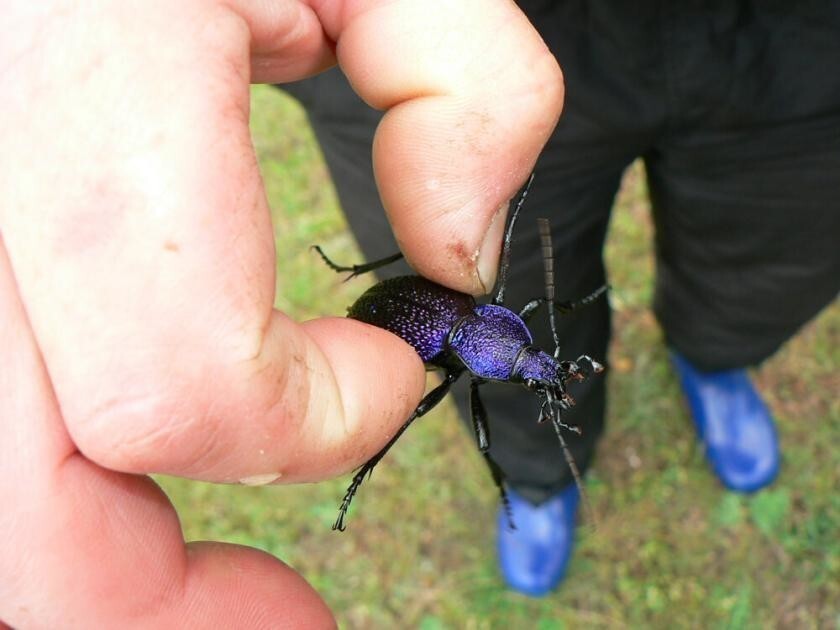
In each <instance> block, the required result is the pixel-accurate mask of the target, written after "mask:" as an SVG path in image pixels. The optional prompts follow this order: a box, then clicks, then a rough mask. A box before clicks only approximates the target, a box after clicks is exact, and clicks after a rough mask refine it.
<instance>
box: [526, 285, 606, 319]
mask: <svg viewBox="0 0 840 630" xmlns="http://www.w3.org/2000/svg"><path fill="white" fill-rule="evenodd" d="M607 289H609V286H608V285H606V284H605V285H602V286H600V287H598V288H597V289H595V290H594V291H593V292H592V293H590V294H589V295H587V296H586V297H582V298H581V299H579V300H566V301H562V302H561V301H559V300H555V301H554V310H555V311H557V312H558V313H560V314H561V315H568V314H569V313H571V312H572V311H575V310H577V309H579V308H581V307H583V306H589V305H590V304H592V302H594V301H595V300H597V299H598V298H599V297H601V296H602V295H603V294H604V293H606V291H607ZM545 303H546V299H545V298H544V297H541V298H534V299H533V300H531V301H530V302H528V303H527V304H526V305H525V306H523V307H522V309H521V310H520V311H519V318H520V319H521V320H522V321H524V322H525V323H526V324H527V323H528V320H529V319H531V316H532V315H533V314H534V313H536V312H537V309H539V307H540V306H542V305H543V304H545Z"/></svg>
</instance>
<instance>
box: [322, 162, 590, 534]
mask: <svg viewBox="0 0 840 630" xmlns="http://www.w3.org/2000/svg"><path fill="white" fill-rule="evenodd" d="M532 181H533V175H532V176H531V178H530V179H529V180H528V183H527V184H526V186H525V188H524V190H523V191H522V194H521V195H520V197H519V201H518V202H517V205H516V208H515V209H514V211H513V213H512V214H511V216H510V219H509V220H508V224H507V227H506V228H505V236H504V241H503V247H502V254H501V257H500V260H499V274H498V277H499V281H498V283H497V286H498V288H497V290H496V294H495V296H494V297H493V299H492V300H491V302H490V304H477V303H476V301H475V300H474V299H473V297H472V296H470V295H467V294H466V293H460V292H458V291H454V290H452V289H448V288H446V287H444V286H441V285H439V284H437V283H435V282H432V281H431V280H427V279H426V278H423V277H421V276H401V277H398V278H392V279H390V280H384V281H383V282H380V283H379V284H376V285H374V286H373V287H371V288H370V289H368V290H367V291H366V292H365V293H364V294H363V295H362V296H361V297H360V298H359V299H358V300H356V302H355V303H354V304H353V305H352V306H350V308H348V317H351V318H353V319H357V320H359V321H363V322H366V323H368V324H372V325H374V326H378V327H379V328H384V329H385V330H388V331H390V332H392V333H394V334H395V335H397V336H399V337H400V338H402V339H403V340H405V341H406V342H407V343H409V344H411V346H412V347H413V348H414V349H415V350H416V351H417V354H418V355H420V358H421V359H422V360H423V362H424V363H425V364H426V366H427V367H429V368H431V369H440V370H443V372H444V377H443V382H442V383H441V384H440V385H438V386H437V387H435V388H434V389H433V390H432V391H431V392H429V393H428V394H426V396H425V397H424V398H423V400H421V401H420V404H419V405H418V406H417V408H416V409H415V410H414V412H413V413H412V414H411V416H410V417H409V418H408V419H407V420H406V421H405V423H403V425H402V426H401V427H400V429H399V430H398V431H397V432H396V434H395V435H394V436H393V437H392V438H391V439H390V440H389V442H388V443H387V444H386V445H385V446H384V447H383V448H382V450H380V451H379V452H378V453H377V454H376V455H374V456H373V457H372V458H371V459H370V460H369V461H367V462H366V463H365V464H364V465H362V466H361V468H359V469H358V470H357V471H356V474H355V475H354V477H353V480H352V482H351V484H350V486H349V488H348V489H347V492H346V494H345V495H344V500H343V501H342V503H341V507H340V508H339V514H338V518H337V519H336V521H335V524H334V525H333V529H337V530H341V531H343V530H344V528H345V519H346V516H347V510H348V508H349V507H350V502H351V501H352V500H353V496H354V495H355V494H356V491H357V490H358V488H359V486H360V485H361V483H362V481H364V479H365V477H366V476H367V475H369V474H370V473H371V472H372V471H373V468H374V467H375V466H376V464H378V463H379V461H380V460H381V459H382V458H383V457H384V456H385V453H387V452H388V450H389V449H390V448H391V446H393V445H394V443H395V442H396V441H397V440H398V439H399V438H400V436H402V434H403V432H404V431H405V430H406V429H407V428H408V427H409V426H410V425H411V423H412V422H414V420H416V419H417V418H419V417H420V416H422V415H424V414H426V413H428V412H429V411H430V410H431V409H433V408H434V407H435V406H436V405H437V404H438V403H439V402H440V401H441V400H442V399H443V398H444V396H445V395H446V394H447V392H448V391H449V389H450V388H451V387H452V385H453V383H455V381H457V380H458V379H459V378H460V377H461V376H462V375H463V374H464V373H469V377H470V410H471V415H472V421H473V428H474V430H475V434H476V439H477V441H478V448H479V451H480V452H481V454H482V455H483V456H484V459H485V461H486V462H487V465H488V467H489V469H490V473H491V475H492V476H493V481H494V483H495V484H496V487H497V488H498V489H499V493H500V495H501V498H502V502H503V505H504V506H505V508H506V509H507V511H508V516H510V509H509V506H508V499H507V494H506V492H505V488H504V479H505V477H504V473H503V472H502V470H501V468H499V466H498V464H496V462H495V461H493V459H492V458H491V457H490V454H489V452H488V450H489V448H490V438H489V433H488V428H487V412H486V410H485V408H484V404H483V403H482V402H481V398H480V397H479V387H480V386H481V385H484V384H485V383H487V382H490V381H495V382H504V383H520V384H522V385H524V386H525V387H526V388H527V389H528V390H529V391H531V392H533V393H534V394H536V395H537V396H538V397H539V398H540V399H541V400H542V407H541V412H540V418H539V421H540V422H543V421H546V420H550V421H551V422H552V424H553V425H554V429H555V432H556V433H557V436H558V438H559V440H560V444H561V446H562V448H563V451H564V453H565V456H566V460H567V461H568V463H569V466H570V468H571V471H572V474H573V476H574V478H575V482H576V483H577V484H578V487H579V488H580V489H581V490H582V488H581V480H580V473H579V471H578V469H577V466H576V465H575V463H574V460H573V459H572V458H571V455H570V454H569V451H568V449H567V447H566V442H565V440H564V438H563V435H562V433H561V429H563V428H565V429H568V430H571V431H574V432H577V433H579V432H580V431H579V429H577V427H570V426H568V425H566V424H564V423H563V422H561V420H560V413H561V412H562V411H563V410H564V409H568V408H569V407H570V406H572V405H573V404H574V400H573V399H572V398H571V396H569V394H568V393H567V391H566V383H567V382H569V381H573V380H576V381H580V380H583V379H585V378H586V377H588V376H590V375H591V374H596V373H599V372H601V371H603V369H604V368H603V366H602V365H601V364H600V363H598V362H596V361H594V360H593V359H591V358H590V357H588V356H586V355H583V356H581V357H578V359H577V360H576V361H559V360H558V355H559V345H560V344H559V340H558V337H557V332H556V327H555V323H554V311H555V310H556V311H558V312H561V313H568V312H570V311H572V310H574V309H576V308H578V307H581V306H585V305H586V304H589V303H591V302H593V301H594V300H595V299H597V298H598V297H600V296H601V295H602V294H604V293H605V292H606V290H607V287H606V286H602V287H600V288H598V289H597V290H596V291H594V292H592V293H591V294H590V295H588V296H586V297H584V298H583V299H581V300H577V301H574V302H558V301H556V300H555V299H554V280H553V269H552V266H553V254H552V251H551V240H550V232H549V228H548V222H547V221H546V220H545V219H540V233H541V236H542V243H543V259H544V261H545V269H546V296H545V297H541V298H536V299H533V300H531V301H530V302H528V303H527V304H526V305H525V306H524V307H523V308H522V309H521V310H520V311H518V312H514V311H512V310H510V309H508V308H507V307H505V306H504V305H503V304H504V294H505V285H506V280H507V273H508V267H509V264H510V246H511V241H512V237H513V228H514V225H515V224H516V220H517V218H518V216H519V211H520V210H521V209H522V205H523V203H524V201H525V197H526V196H527V194H528V189H529V187H530V185H531V182H532ZM314 249H315V250H316V251H317V252H318V254H320V256H321V258H323V260H324V262H326V264H327V265H328V266H329V267H330V268H331V269H333V270H335V271H339V272H344V271H349V272H350V275H349V276H348V278H347V279H348V280H349V279H350V278H353V277H355V276H357V275H359V274H362V273H366V272H368V271H373V270H374V269H378V268H380V267H384V266H385V265H388V264H390V263H392V262H395V261H397V260H399V259H400V258H402V254H394V255H392V256H389V257H388V258H383V259H382V260H377V261H374V262H370V263H367V264H364V265H353V266H349V267H345V266H340V265H337V264H335V263H334V262H332V261H331V260H330V259H329V258H327V256H326V255H325V254H324V252H323V251H321V248H320V247H318V246H317V245H316V246H315V247H314ZM546 302H551V303H553V304H554V309H550V310H549V313H550V315H549V317H550V322H551V330H552V333H553V335H554V342H555V351H554V355H553V356H552V355H550V354H548V353H546V352H544V351H543V350H540V349H539V348H537V347H535V346H534V345H533V337H532V335H531V332H530V331H529V330H528V327H527V325H526V322H527V321H528V320H529V319H530V317H531V316H532V315H533V314H534V312H535V311H536V310H537V309H538V308H539V307H540V306H541V305H543V304H545V303H546ZM511 526H512V527H513V523H512V522H511Z"/></svg>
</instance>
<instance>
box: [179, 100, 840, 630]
mask: <svg viewBox="0 0 840 630" xmlns="http://www.w3.org/2000/svg"><path fill="white" fill-rule="evenodd" d="M253 96H254V102H253V124H252V129H253V133H254V141H255V144H256V147H257V151H258V154H259V156H260V160H261V165H262V169H263V173H264V177H265V181H266V187H267V189H268V194H269V198H270V201H271V205H272V207H273V208H274V215H273V216H274V225H275V230H276V235H277V240H278V255H277V269H278V298H277V306H278V307H279V308H282V309H284V310H285V311H287V312H288V313H290V314H291V315H293V316H294V317H297V318H300V319H306V318H311V317H315V316H318V315H325V314H333V315H335V314H339V315H340V314H343V313H344V312H345V308H346V306H347V305H348V304H350V303H351V302H352V301H353V299H354V298H355V297H356V296H358V295H359V294H360V292H361V291H362V290H363V288H364V287H365V286H367V284H366V282H368V281H367V280H364V279H359V280H355V281H353V282H351V283H346V284H341V283H340V279H339V278H338V277H337V276H336V275H335V274H334V273H332V272H331V271H329V270H328V269H327V268H326V267H324V265H322V264H320V263H319V261H318V260H317V259H316V258H315V257H314V256H313V254H312V253H311V252H310V251H309V249H308V247H309V246H310V245H311V244H313V243H316V242H317V243H322V244H326V245H328V246H329V251H330V253H331V254H334V255H335V257H336V258H337V259H340V260H359V259H360V256H359V254H358V251H357V250H356V249H355V245H354V243H353V241H352V238H351V237H350V236H349V235H348V233H347V232H346V230H345V224H344V221H343V218H342V217H341V214H340V211H339V208H338V205H337V201H336V196H335V194H334V191H333V190H332V187H331V184H330V182H329V177H328V174H327V172H326V169H325V167H324V165H323V163H322V160H321V157H320V154H319V152H318V149H317V147H316V146H315V144H314V140H313V137H312V135H311V132H310V131H309V129H308V127H307V126H306V124H305V118H304V117H303V114H302V113H301V111H300V109H299V108H298V107H297V106H296V105H295V104H294V102H292V101H291V100H290V99H287V98H285V97H282V96H281V95H280V94H279V93H276V92H275V91H273V90H271V89H269V88H266V87H258V88H255V89H254V92H253ZM651 240H652V232H651V227H650V221H649V217H648V206H647V197H646V192H645V190H644V181H643V177H642V173H641V168H640V167H638V166H636V167H634V168H632V169H631V170H630V171H629V172H628V174H627V177H626V180H625V183H624V186H623V188H622V192H621V195H620V199H619V201H618V207H617V209H616V212H615V214H614V218H613V223H612V226H611V231H610V240H609V245H608V249H607V260H608V265H609V268H610V282H611V284H612V285H613V287H614V289H615V290H614V292H613V305H614V307H615V311H616V312H615V338H614V341H613V345H612V348H611V362H612V366H613V369H612V371H611V375H610V381H609V387H610V409H609V418H608V429H607V433H606V436H605V438H604V440H603V441H602V443H601V446H600V450H599V458H598V460H597V462H596V464H595V467H594V469H593V470H592V471H591V473H590V475H589V476H588V479H587V488H588V492H589V494H590V498H591V500H592V502H593V504H594V508H595V512H596V513H597V515H598V527H597V529H595V530H593V529H592V528H591V527H583V528H582V529H581V535H580V538H579V545H578V548H577V551H576V554H575V557H574V560H573V563H572V566H571V569H570V573H569V576H568V578H567V580H566V582H565V583H564V584H563V586H562V588H561V589H560V590H559V591H558V592H557V593H556V594H554V595H553V596H551V597H547V598H545V599H542V600H532V599H528V598H525V597H522V596H519V595H516V594H514V593H512V592H510V591H507V590H505V589H504V587H503V585H502V583H501V581H500V579H499V577H498V575H497V573H496V568H495V557H494V535H495V533H494V515H495V510H496V492H495V489H494V488H493V486H492V484H491V483H490V481H489V480H488V479H487V475H486V470H485V469H484V465H483V463H482V462H481V461H480V460H479V457H478V454H477V452H476V450H475V448H474V446H473V443H472V440H471V439H470V438H469V437H468V436H467V435H466V433H465V432H464V431H463V430H462V427H461V426H460V424H459V422H458V421H457V419H456V416H455V412H454V408H453V406H452V405H451V403H449V402H447V403H446V404H444V405H442V406H441V408H439V409H438V410H436V411H435V412H433V413H431V414H429V416H427V417H426V418H424V419H423V421H422V422H419V423H418V424H417V425H416V426H415V427H412V429H411V431H409V432H408V433H407V434H406V436H405V437H404V438H403V439H402V440H401V441H400V443H399V445H398V446H397V447H396V448H395V449H394V450H393V451H392V453H391V454H389V456H388V458H387V459H386V460H385V462H383V464H382V465H381V466H380V467H378V468H377V470H376V475H375V476H374V479H373V481H372V482H371V483H370V484H369V485H366V487H365V488H364V490H363V492H361V493H360V494H359V496H358V497H357V499H356V501H355V502H354V506H353V510H352V512H351V520H350V527H349V528H348V530H347V531H346V532H345V533H343V534H338V533H335V532H332V531H331V530H330V525H331V523H332V521H333V520H334V518H335V514H336V508H337V505H338V502H339V500H340V498H341V496H342V494H343V492H344V489H345V487H346V485H347V479H346V478H344V479H339V480H335V481H330V482H326V483H322V484H315V485H302V486H289V487H286V486H272V487H263V488H248V487H236V486H213V485H209V484H201V483H194V482H186V481H182V480H174V479H163V480H162V483H163V485H164V488H165V489H166V491H167V492H168V494H169V495H170V497H171V498H172V500H173V501H174V502H175V504H176V506H177V507H178V510H179V513H180V515H181V518H182V521H183V525H184V529H185V532H186V535H187V537H188V539H207V538H211V539H218V540H225V541H230V542H238V543H245V544H248V545H253V546H255V547H259V548H260V549H264V550H266V551H268V552H270V553H273V554H276V555H278V556H280V557H281V558H283V559H284V560H285V561H286V562H288V563H289V564H290V565H291V566H293V567H295V568H296V569H298V570H299V571H301V572H302V573H303V574H304V575H305V576H306V577H307V578H308V579H309V580H310V582H311V583H312V584H313V585H314V586H315V587H316V588H317V589H318V590H319V591H320V592H321V593H322V594H323V596H324V597H325V598H326V600H327V602H328V603H329V604H330V606H331V607H332V608H333V610H334V611H335V613H336V615H337V617H338V619H339V623H340V624H341V626H342V627H345V628H420V629H422V630H437V629H439V628H471V629H481V628H536V629H538V630H548V629H555V628H578V627H582V626H584V627H605V628H612V627H653V628H683V627H685V628H696V627H704V628H705V627H712V628H763V627H790V628H793V627H795V628H840V492H838V489H840V456H838V454H837V438H838V436H840V403H838V398H837V395H836V394H837V392H839V391H840V377H838V365H840V309H838V307H837V306H836V305H835V306H833V307H831V308H829V309H828V310H827V311H825V312H824V313H823V314H822V315H820V316H819V317H818V319H817V320H816V321H815V322H813V323H811V324H809V325H808V326H807V327H806V328H805V329H804V330H803V331H802V332H801V333H800V334H799V335H798V336H797V337H796V338H795V339H794V340H793V341H791V342H790V343H789V344H788V345H787V346H785V347H784V348H783V349H782V351H781V352H779V353H778V354H777V356H775V357H774V358H773V359H772V360H770V361H769V362H768V363H767V364H766V365H765V366H764V367H763V368H762V369H761V370H760V372H759V373H758V374H757V375H756V378H757V381H758V383H759V384H760V387H761V389H762V391H763V392H765V394H766V397H767V399H768V402H769V404H770V405H771V407H772V408H773V410H774V412H775V414H776V416H777V418H778V421H779V429H780V432H781V439H782V442H783V446H784V454H785V461H784V468H783V471H782V474H781V476H780V478H779V480H778V482H777V483H776V484H775V485H774V486H773V487H772V488H771V489H769V490H767V491H765V492H762V493H759V494H757V495H755V496H753V497H741V496H738V495H735V494H732V493H728V492H725V491H724V490H722V489H721V488H720V486H719V485H718V484H717V483H716V481H715V480H714V478H713V477H712V475H711V474H710V473H709V472H708V471H707V469H706V467H705V464H704V461H703V457H702V454H701V453H700V452H699V450H698V448H697V447H696V445H695V443H694V440H693V438H692V434H691V431H690V430H689V426H690V425H689V419H688V417H687V414H686V410H685V407H684V405H683V402H682V400H681V398H680V395H679V388H678V386H677V384H676V382H675V380H674V376H673V374H672V373H671V371H670V369H669V366H668V362H667V357H666V353H665V350H664V347H663V345H662V339H661V334H660V332H659V330H658V328H657V326H656V323H655V321H654V318H653V316H652V314H651V312H650V309H649V301H650V297H651V287H652V269H653V264H652V258H651V246H652V243H651ZM491 412H492V410H491Z"/></svg>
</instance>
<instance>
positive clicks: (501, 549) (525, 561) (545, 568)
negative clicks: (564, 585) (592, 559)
mask: <svg viewBox="0 0 840 630" xmlns="http://www.w3.org/2000/svg"><path fill="white" fill-rule="evenodd" d="M508 498H509V500H510V508H511V512H512V513H513V522H514V524H515V525H516V529H511V528H510V526H509V523H508V518H507V515H506V514H505V511H504V509H503V508H500V509H499V514H498V517H497V527H498V534H499V537H498V540H497V551H498V555H499V567H500V568H501V570H502V576H503V577H504V580H505V583H506V584H507V585H508V586H509V587H510V588H512V589H513V590H515V591H519V592H520V593H523V594H525V595H530V596H531V597H542V596H543V595H547V594H548V593H549V592H551V591H552V590H554V589H555V588H556V587H557V585H558V584H560V582H561V580H562V579H563V577H564V576H565V575H566V567H567V566H568V565H569V559H570V558H571V557H572V546H573V543H574V537H575V517H576V515H577V508H578V502H579V500H580V494H579V492H578V489H577V487H576V486H575V484H570V485H569V486H568V487H567V488H566V489H564V490H563V491H562V492H560V493H559V494H556V495H554V496H553V497H551V498H550V499H549V500H548V501H545V502H543V503H540V504H539V505H534V504H533V503H531V502H530V501H528V500H527V499H524V498H523V497H521V496H520V495H518V494H516V492H515V491H513V490H511V489H508Z"/></svg>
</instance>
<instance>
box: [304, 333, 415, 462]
mask: <svg viewBox="0 0 840 630" xmlns="http://www.w3.org/2000/svg"><path fill="white" fill-rule="evenodd" d="M303 326H304V328H305V330H306V333H307V334H308V335H309V336H310V337H311V338H312V340H313V341H314V342H315V343H316V344H317V345H318V346H319V348H320V349H321V351H322V352H323V354H324V355H325V357H326V359H327V362H328V363H329V365H330V366H331V368H332V371H333V374H334V377H335V382H336V385H337V387H338V390H339V392H340V396H341V404H342V406H343V412H344V413H343V419H344V422H343V423H338V422H336V421H335V418H336V417H337V415H338V414H333V415H332V416H331V417H328V418H326V419H325V426H324V434H325V436H326V442H327V443H328V444H327V445H326V446H325V448H327V449H328V450H329V451H334V453H335V456H336V459H333V461H332V462H331V463H332V466H331V468H332V469H333V471H334V472H335V473H336V474H338V473H341V472H345V471H347V470H351V469H352V468H355V467H356V466H358V465H359V464H360V463H361V462H363V461H365V460H367V459H369V458H370V457H371V456H373V455H374V454H375V453H376V451H378V450H379V448H381V447H382V445H383V444H384V443H385V441H386V439H387V438H388V436H389V435H393V432H394V431H395V430H396V429H397V427H399V426H400V425H401V424H402V422H404V421H405V419H406V418H407V417H408V416H409V414H410V413H411V412H412V410H413V409H414V407H415V406H416V405H417V403H418V402H419V400H420V398H421V397H422V395H423V390H424V389H425V384H426V377H425V369H424V367H423V362H422V361H421V360H420V357H419V356H418V355H417V353H416V352H415V351H414V349H413V348H412V347H411V346H410V345H408V344H407V343H406V342H405V341H403V340H402V339H400V338H399V337H397V336H396V335H394V334H392V333H390V332H388V331H386V330H383V329H381V328H377V327H375V326H371V325H368V324H365V323H362V322H358V321H355V320H352V319H347V318H322V319H317V320H312V321H309V322H306V323H304V324H303Z"/></svg>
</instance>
